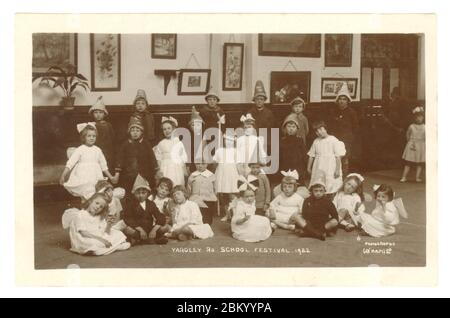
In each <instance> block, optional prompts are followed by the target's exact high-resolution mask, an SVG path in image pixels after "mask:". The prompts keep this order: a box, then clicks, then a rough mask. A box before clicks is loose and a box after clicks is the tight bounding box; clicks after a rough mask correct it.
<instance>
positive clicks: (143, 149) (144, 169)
mask: <svg viewBox="0 0 450 318" xmlns="http://www.w3.org/2000/svg"><path fill="white" fill-rule="evenodd" d="M116 173H117V174H118V175H119V185H120V186H121V187H122V188H124V189H125V190H126V192H127V195H129V193H130V191H131V190H132V187H133V183H134V181H135V179H136V177H137V175H138V174H140V175H141V176H142V177H144V178H145V179H146V180H148V182H150V185H151V186H153V185H154V183H155V178H156V177H157V176H159V174H158V164H157V161H156V158H155V154H154V152H153V148H152V145H151V144H150V142H149V141H148V140H146V139H145V138H144V125H143V124H142V122H141V121H140V120H139V119H138V118H136V117H131V118H130V122H129V123H128V140H126V141H124V142H123V143H122V145H121V146H120V148H119V151H118V154H117V163H116Z"/></svg>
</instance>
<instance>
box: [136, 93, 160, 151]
mask: <svg viewBox="0 0 450 318" xmlns="http://www.w3.org/2000/svg"><path fill="white" fill-rule="evenodd" d="M133 105H134V113H133V114H132V115H131V116H132V117H137V118H139V119H140V121H141V122H142V125H143V128H144V138H145V139H146V140H147V141H148V142H150V144H151V145H152V146H154V145H155V144H156V131H155V129H156V128H155V118H154V116H153V114H152V113H151V112H150V109H149V108H150V105H149V104H148V99H147V94H146V93H145V91H144V90H143V89H138V90H137V92H136V97H135V98H134V101H133Z"/></svg>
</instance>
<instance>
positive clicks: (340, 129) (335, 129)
mask: <svg viewBox="0 0 450 318" xmlns="http://www.w3.org/2000/svg"><path fill="white" fill-rule="evenodd" d="M351 102H352V98H351V96H350V92H349V89H348V85H347V83H345V82H344V83H343V84H342V86H341V88H340V89H339V91H338V93H337V96H336V100H335V103H336V105H337V108H336V111H335V112H334V114H333V118H332V121H331V127H330V128H331V132H332V134H333V135H334V136H335V137H336V138H337V139H339V140H340V141H342V142H343V143H344V144H345V149H346V155H345V156H344V157H343V158H342V171H343V173H344V175H347V174H348V173H349V164H350V160H351V158H352V156H353V149H354V145H355V139H356V136H357V134H358V132H359V120H358V115H357V114H356V112H355V110H353V109H352V108H351V107H350V103H351Z"/></svg>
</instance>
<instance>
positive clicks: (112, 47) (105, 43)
mask: <svg viewBox="0 0 450 318" xmlns="http://www.w3.org/2000/svg"><path fill="white" fill-rule="evenodd" d="M120 81H121V79H120V34H100V33H93V34H91V90H92V91H97V92H99V91H120Z"/></svg>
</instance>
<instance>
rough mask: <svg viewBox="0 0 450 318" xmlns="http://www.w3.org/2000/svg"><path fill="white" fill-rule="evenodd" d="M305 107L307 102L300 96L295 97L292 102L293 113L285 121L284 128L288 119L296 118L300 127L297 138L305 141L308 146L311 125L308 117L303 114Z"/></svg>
mask: <svg viewBox="0 0 450 318" xmlns="http://www.w3.org/2000/svg"><path fill="white" fill-rule="evenodd" d="M305 107H306V102H305V101H304V100H303V98H301V97H300V96H297V97H295V98H294V99H293V100H292V101H291V113H290V114H289V115H287V116H286V118H285V119H284V122H283V126H284V125H285V123H286V120H287V119H288V118H289V119H291V118H294V117H295V120H296V123H297V126H298V129H297V136H298V137H300V138H301V139H302V140H303V143H304V144H305V146H306V138H307V136H308V133H309V123H308V118H306V116H305V115H304V114H303V111H304V110H305Z"/></svg>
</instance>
